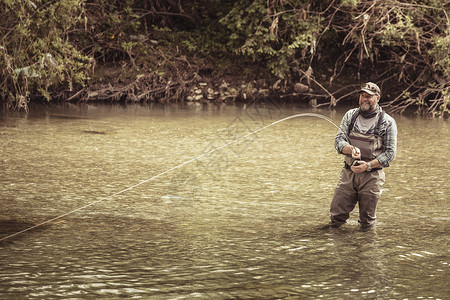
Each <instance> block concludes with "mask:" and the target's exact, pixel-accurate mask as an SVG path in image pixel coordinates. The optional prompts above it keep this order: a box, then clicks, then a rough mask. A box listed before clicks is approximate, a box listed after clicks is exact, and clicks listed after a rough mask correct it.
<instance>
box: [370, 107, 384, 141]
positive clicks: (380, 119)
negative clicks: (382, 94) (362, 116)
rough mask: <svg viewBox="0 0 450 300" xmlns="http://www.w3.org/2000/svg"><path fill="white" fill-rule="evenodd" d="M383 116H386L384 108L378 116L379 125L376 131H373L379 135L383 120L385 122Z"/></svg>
mask: <svg viewBox="0 0 450 300" xmlns="http://www.w3.org/2000/svg"><path fill="white" fill-rule="evenodd" d="M383 117H384V110H383V111H382V112H381V113H380V116H379V117H378V123H377V127H375V131H374V132H373V134H375V135H378V134H379V133H380V127H381V122H383Z"/></svg>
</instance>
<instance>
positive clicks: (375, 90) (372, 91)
mask: <svg viewBox="0 0 450 300" xmlns="http://www.w3.org/2000/svg"><path fill="white" fill-rule="evenodd" d="M361 92H366V93H367V94H369V95H377V96H381V91H380V88H379V87H378V85H376V84H375V83H373V82H366V83H364V84H363V85H362V86H361V89H360V90H359V91H358V93H361Z"/></svg>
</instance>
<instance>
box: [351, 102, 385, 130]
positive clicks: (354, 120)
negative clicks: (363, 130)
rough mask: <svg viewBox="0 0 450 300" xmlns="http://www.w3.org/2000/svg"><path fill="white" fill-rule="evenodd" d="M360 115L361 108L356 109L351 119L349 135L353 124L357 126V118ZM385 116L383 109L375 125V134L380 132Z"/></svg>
mask: <svg viewBox="0 0 450 300" xmlns="http://www.w3.org/2000/svg"><path fill="white" fill-rule="evenodd" d="M358 116H359V108H358V109H357V110H356V111H355V113H354V114H353V116H352V119H351V121H350V125H349V126H348V130H347V135H350V131H351V130H352V129H353V126H355V122H356V118H358ZM383 118H384V110H383V111H381V113H380V115H379V116H378V122H377V126H376V127H375V131H374V132H373V134H375V135H378V134H379V133H380V127H381V123H382V122H383Z"/></svg>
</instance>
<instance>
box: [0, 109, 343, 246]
mask: <svg viewBox="0 0 450 300" xmlns="http://www.w3.org/2000/svg"><path fill="white" fill-rule="evenodd" d="M298 117H317V118H321V119H323V120H326V121H328V122H330V123H331V124H333V125H334V126H335V127H336V128H337V129H338V130H340V131H341V132H342V133H344V134H345V136H347V133H345V132H344V131H343V130H342V129H341V128H340V127H339V126H338V125H337V124H336V123H335V122H334V121H333V120H332V119H330V118H328V117H327V116H324V115H321V114H316V113H301V114H296V115H292V116H289V117H286V118H283V119H280V120H278V121H275V122H273V123H270V124H269V125H266V126H263V127H261V128H259V129H256V130H254V131H252V132H250V133H247V134H246V135H243V136H241V137H239V138H237V139H235V140H233V141H231V142H228V143H226V144H224V145H222V146H220V147H217V148H215V149H213V150H211V151H208V152H206V153H203V154H201V155H199V156H197V157H194V158H192V159H190V160H187V161H185V162H183V163H181V164H179V165H177V166H175V167H172V168H170V169H168V170H166V171H164V172H162V173H159V174H157V175H155V176H153V177H151V178H148V179H146V180H143V181H141V182H139V183H137V184H135V185H133V186H130V187H128V188H126V189H123V190H121V191H119V192H116V193H114V194H111V195H109V196H107V197H103V198H101V199H99V200H97V201H93V202H90V203H88V204H86V205H83V206H81V207H78V208H76V209H74V210H71V211H69V212H66V213H64V214H62V215H59V216H57V217H54V218H52V219H49V220H47V221H44V222H42V223H39V224H37V225H34V226H31V227H29V228H26V229H24V230H21V231H18V232H16V233H13V234H10V235H8V236H5V237H3V238H0V242H2V241H4V240H6V239H9V238H12V237H14V236H17V235H19V234H22V233H25V232H27V231H30V230H32V229H36V228H38V227H41V226H43V225H45V224H48V223H51V222H54V221H56V220H59V219H62V218H64V217H66V216H68V215H71V214H73V213H76V212H78V211H80V210H83V209H85V208H88V207H90V206H93V205H95V204H97V203H100V202H102V201H105V200H108V199H111V198H113V197H114V196H117V195H120V194H122V193H125V192H126V191H129V190H131V189H134V188H135V187H138V186H140V185H142V184H144V183H147V182H149V181H152V180H154V179H156V178H158V177H160V176H162V175H164V174H167V173H169V172H172V171H173V170H176V169H179V168H181V167H183V166H185V165H187V164H189V163H191V162H193V161H196V160H198V159H200V158H202V157H205V156H207V155H209V154H211V153H213V152H216V151H218V150H221V149H223V148H225V147H228V146H230V145H231V144H234V143H236V142H238V141H240V140H242V139H245V138H246V137H248V136H250V135H252V134H255V133H257V132H260V131H262V130H264V129H266V128H268V127H271V126H273V125H275V124H278V123H281V122H284V121H287V120H290V119H294V118H298Z"/></svg>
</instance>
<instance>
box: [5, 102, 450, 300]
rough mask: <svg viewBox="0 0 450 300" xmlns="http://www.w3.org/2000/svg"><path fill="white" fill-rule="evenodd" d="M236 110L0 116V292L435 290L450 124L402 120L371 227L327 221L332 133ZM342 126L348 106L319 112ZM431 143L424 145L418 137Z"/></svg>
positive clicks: (386, 293)
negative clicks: (337, 225) (331, 224)
mask: <svg viewBox="0 0 450 300" xmlns="http://www.w3.org/2000/svg"><path fill="white" fill-rule="evenodd" d="M301 112H306V110H304V109H301V108H298V107H284V108H282V109H280V108H277V107H275V106H273V105H270V103H266V104H265V105H260V106H258V107H254V106H249V107H247V108H246V109H242V108H239V107H234V106H221V107H220V106H205V107H197V106H189V107H182V106H173V105H172V106H163V107H161V106H156V105H155V106H128V107H116V106H90V105H86V106H62V107H51V108H45V109H43V108H36V109H35V110H34V111H32V112H31V113H30V115H29V116H20V115H16V114H12V113H10V114H5V115H3V116H2V118H1V120H0V125H1V126H0V139H1V142H2V147H1V159H0V163H1V166H2V172H1V173H0V177H1V182H2V185H1V190H0V195H1V200H0V201H1V212H2V213H1V215H0V238H1V237H4V236H6V235H8V234H11V233H12V232H15V231H20V230H22V229H24V228H27V227H29V226H32V225H34V224H39V223H40V222H43V221H45V220H48V219H51V218H53V217H56V216H59V215H61V214H64V213H66V212H69V211H71V210H74V209H76V208H79V207H81V206H83V205H86V204H87V203H91V202H94V201H98V200H101V201H99V202H98V203H96V204H95V205H93V206H91V207H88V208H86V209H84V210H82V211H79V212H76V213H73V214H70V215H69V216H67V217H65V218H62V219H59V220H57V221H55V222H52V223H51V224H47V225H45V226H43V227H41V228H38V229H35V230H32V231H29V232H26V233H23V234H21V235H18V236H15V237H13V238H11V239H8V240H5V241H3V242H2V243H0V261H1V265H2V267H1V269H0V295H1V296H2V297H1V298H5V299H16V298H32V299H50V298H63V299H67V298H73V299H77V298H108V299H111V298H113V299H114V298H123V297H125V298H144V299H147V298H162V299H183V298H195V297H200V298H205V299H210V298H214V299H229V298H244V299H245V298H251V299H254V298H287V297H289V296H291V297H293V298H314V299H316V298H325V299H333V298H336V299H361V298H363V299H366V298H367V299H405V298H423V299H445V298H447V295H448V294H449V293H448V292H449V290H448V284H447V281H448V275H449V266H448V262H449V252H448V231H449V229H450V228H449V219H450V218H449V217H448V215H449V214H448V207H449V200H448V196H447V191H448V190H449V175H448V172H447V171H446V170H447V169H448V165H449V161H448V159H447V156H446V154H447V149H448V141H449V140H448V139H449V138H448V136H449V130H448V123H447V122H446V121H442V120H424V119H421V118H418V117H396V120H397V122H398V127H399V153H398V157H397V159H396V160H395V161H394V163H393V165H392V166H391V167H390V168H389V169H387V170H386V173H387V174H386V175H387V182H386V185H385V187H386V188H385V190H384V192H383V195H382V197H381V200H380V204H379V208H378V213H377V214H378V219H379V223H378V225H377V227H376V228H375V229H373V230H369V231H361V230H359V228H358V225H357V209H356V212H355V213H354V214H352V216H351V218H350V221H349V223H348V224H346V225H345V226H343V227H341V228H339V229H327V228H325V227H324V225H325V224H327V223H328V209H329V203H330V201H331V196H332V193H333V190H334V186H335V184H336V182H337V176H338V174H339V171H340V168H341V167H342V158H341V157H339V156H338V155H336V154H335V151H334V149H333V138H334V134H335V133H336V128H335V127H333V126H332V125H331V124H329V123H327V122H325V121H324V120H321V119H315V118H310V117H309V118H299V119H294V120H289V121H286V122H283V123H280V124H277V125H275V126H273V127H270V128H268V129H266V130H264V131H261V132H258V133H257V134H255V135H253V136H251V137H249V138H247V139H245V140H243V141H241V142H239V143H236V144H233V145H230V147H227V148H224V149H221V150H220V151H216V152H213V153H211V154H209V155H207V156H204V157H202V158H201V159H199V160H197V161H194V162H192V163H190V164H188V165H185V166H183V167H181V168H179V169H176V170H174V171H173V172H170V173H167V174H164V175H163V176H160V177H158V178H156V179H155V180H152V181H150V182H146V183H145V184H142V185H139V186H137V187H136V188H133V189H130V190H128V191H126V192H124V193H121V194H119V195H116V196H114V197H111V198H108V199H105V197H108V196H109V195H113V194H115V193H117V192H118V191H122V190H124V189H126V188H128V187H130V186H133V185H135V184H137V183H139V182H141V181H143V180H147V179H148V178H151V177H153V176H155V175H157V174H160V173H161V172H164V171H166V170H168V169H170V168H172V167H174V166H176V165H179V164H181V163H183V162H185V161H188V160H190V159H192V158H194V157H197V156H198V155H200V154H202V153H206V152H208V151H210V150H212V149H215V148H217V147H219V146H221V145H223V144H226V143H228V142H230V141H232V140H234V139H236V138H238V137H240V136H243V135H245V134H247V133H249V132H251V131H253V130H256V129H258V128H260V127H261V126H264V125H267V124H270V123H271V122H273V121H276V120H278V119H281V118H283V117H286V116H289V115H291V114H294V113H301ZM317 112H319V113H322V114H325V115H326V116H329V117H331V118H332V119H334V120H335V121H336V122H339V121H340V119H341V117H342V115H343V113H344V111H337V112H329V111H327V110H324V111H317ZM425 144H426V145H427V149H428V150H427V151H424V148H423V147H424V145H425Z"/></svg>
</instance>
